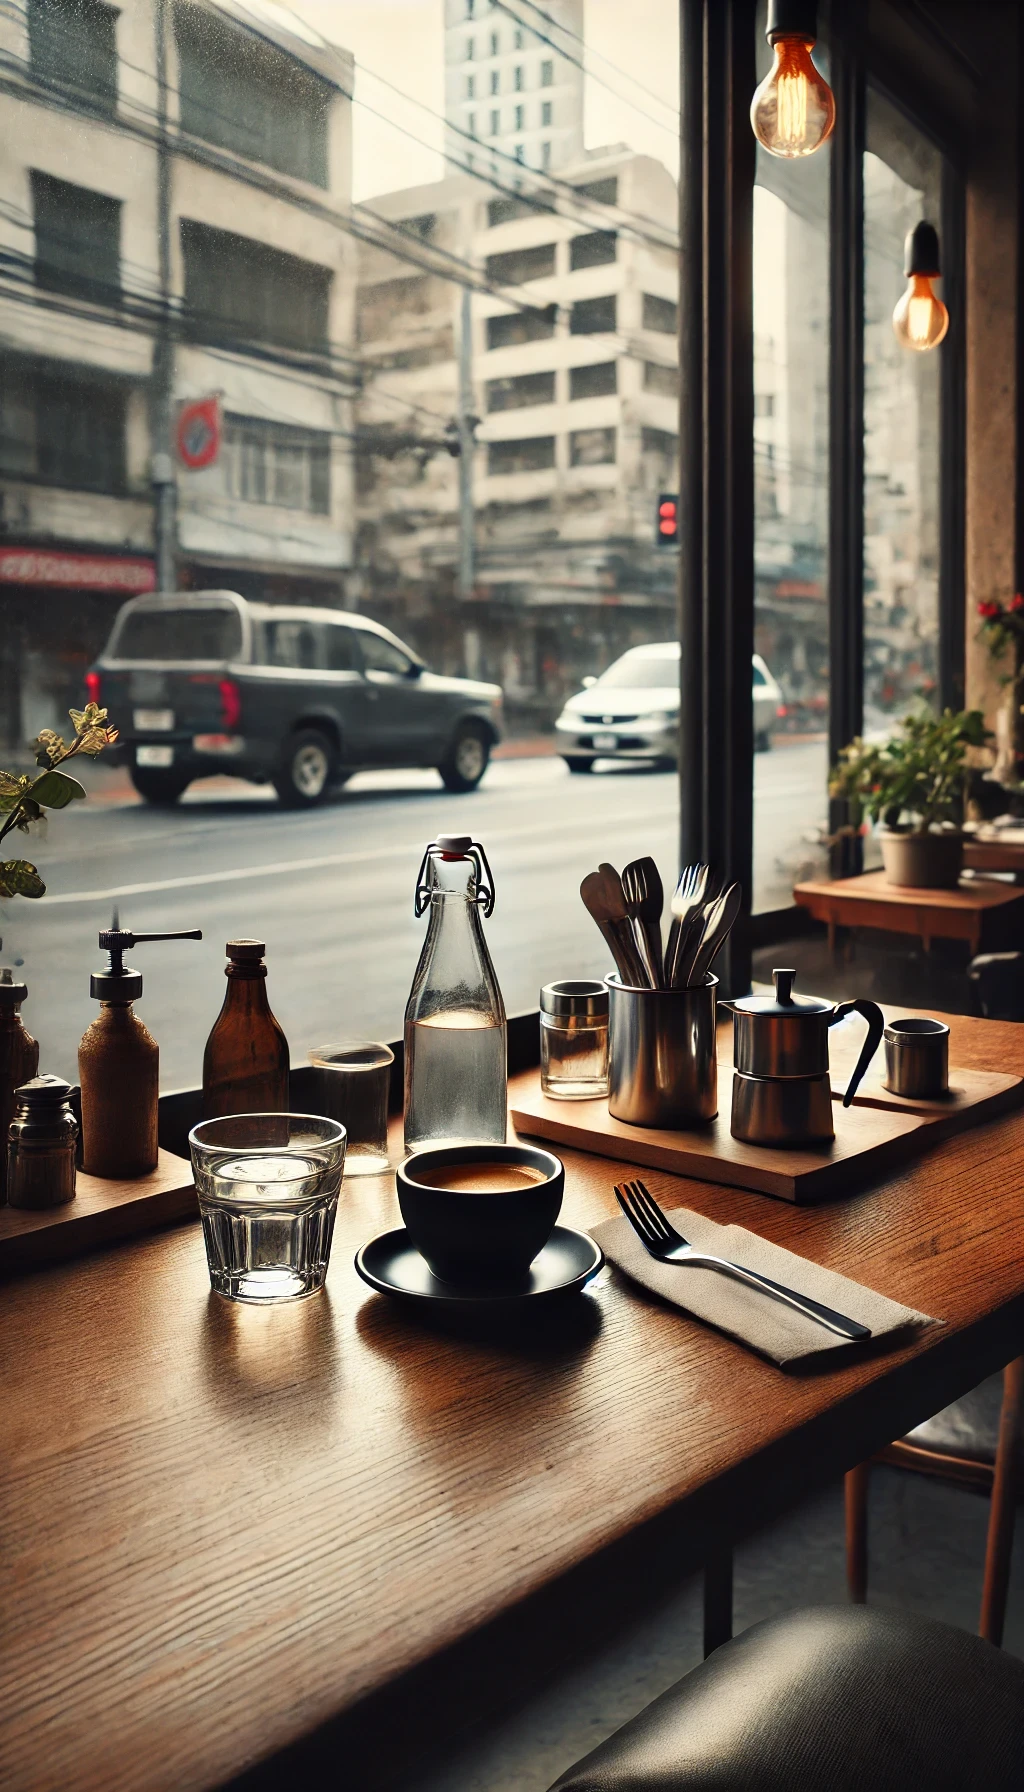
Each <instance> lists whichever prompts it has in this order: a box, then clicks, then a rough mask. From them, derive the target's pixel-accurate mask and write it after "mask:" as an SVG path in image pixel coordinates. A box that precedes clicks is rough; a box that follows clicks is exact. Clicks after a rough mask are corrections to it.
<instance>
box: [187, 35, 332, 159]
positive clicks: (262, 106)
mask: <svg viewBox="0 0 1024 1792" xmlns="http://www.w3.org/2000/svg"><path fill="white" fill-rule="evenodd" d="M174 35H175V40H176V42H177V46H178V62H179V69H180V84H181V124H182V129H183V130H185V131H189V132H190V133H191V134H192V135H193V136H194V137H202V138H203V139H204V141H205V142H207V143H216V144H218V145H219V146H220V147H221V148H222V149H229V150H232V151H233V152H234V153H235V154H236V155H240V156H245V157H247V158H248V159H249V160H251V161H254V162H264V163H266V165H267V166H268V167H269V168H277V169H279V170H280V172H281V173H282V174H290V175H293V176H294V177H295V178H297V179H298V180H305V181H309V182H310V183H311V184H312V185H313V186H317V187H326V185H327V112H328V107H329V105H330V100H331V95H332V89H331V88H330V87H329V86H328V84H327V82H326V81H321V80H320V79H319V78H318V77H317V76H316V75H314V74H311V73H310V71H309V70H308V69H306V68H303V67H302V66H301V65H300V64H298V63H297V62H296V61H295V60H294V58H292V57H291V56H285V55H284V54H283V53H282V51H280V50H278V49H275V48H274V46H273V45H272V44H268V43H265V42H264V41H263V40H262V39H260V38H256V37H253V36H252V35H251V33H249V32H247V31H242V30H240V29H239V28H238V27H237V26H234V25H232V24H229V23H228V22H227V21H226V20H224V19H222V18H218V17H216V16H215V15H214V14H212V13H209V12H205V11H203V10H201V9H200V8H199V7H198V6H190V5H185V4H182V0H179V3H178V5H176V6H175V9H174Z"/></svg>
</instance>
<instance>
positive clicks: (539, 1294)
mask: <svg viewBox="0 0 1024 1792" xmlns="http://www.w3.org/2000/svg"><path fill="white" fill-rule="evenodd" d="M355 1262H356V1270H357V1272H358V1273H359V1275H361V1276H362V1278H363V1281H364V1282H369V1284H370V1287H371V1288H375V1289H376V1290H377V1292H378V1294H392V1295H396V1296H397V1297H398V1298H399V1299H400V1300H409V1301H415V1302H416V1303H417V1304H424V1305H428V1306H430V1307H431V1308H432V1309H434V1310H435V1311H448V1312H459V1313H467V1312H481V1311H483V1310H485V1309H486V1310H487V1311H488V1312H493V1311H494V1310H495V1308H509V1309H511V1308H517V1309H521V1308H522V1307H523V1306H525V1305H526V1304H527V1303H529V1305H530V1306H531V1307H535V1306H540V1305H547V1304H548V1303H549V1302H550V1301H553V1300H557V1299H560V1298H561V1297H562V1296H563V1295H566V1294H578V1293H579V1292H580V1290H581V1289H582V1288H585V1287H586V1285H587V1283H588V1282H589V1281H590V1280H591V1279H592V1277H593V1276H596V1274H597V1272H598V1270H599V1269H601V1268H602V1267H603V1264H604V1252H603V1251H602V1249H601V1247H600V1245H598V1244H595V1243H594V1240H593V1239H592V1238H589V1237H588V1236H587V1234H586V1233H585V1232H572V1231H570V1229H569V1228H568V1226H556V1227H555V1229H554V1231H553V1232H552V1234H551V1237H550V1238H549V1239H548V1242H547V1244H546V1245H545V1246H544V1249H543V1250H542V1251H541V1252H540V1255H539V1256H537V1257H535V1258H534V1260H533V1262H532V1263H531V1265H530V1268H529V1270H528V1271H527V1273H526V1275H525V1276H524V1277H523V1278H522V1280H521V1281H517V1282H515V1283H513V1284H512V1285H511V1286H508V1287H495V1285H494V1283H493V1282H491V1283H488V1284H480V1285H475V1284H473V1283H467V1284H466V1285H465V1286H462V1285H461V1284H458V1285H456V1284H454V1283H452V1282H442V1281H441V1279H440V1277H439V1276H435V1275H434V1273H433V1270H431V1269H429V1268H428V1266H427V1264H426V1263H425V1261H424V1259H423V1258H422V1257H421V1256H420V1254H419V1251H418V1250H417V1249H416V1246H415V1245H414V1244H413V1242H412V1240H411V1238H410V1237H409V1234H408V1232H407V1231H406V1230H405V1227H404V1226H401V1227H399V1229H398V1230H397V1231H395V1232H382V1233H381V1235H380V1237H379V1238H371V1240H370V1242H369V1244H364V1245H363V1247H362V1249H361V1250H359V1251H357V1252H356V1259H355Z"/></svg>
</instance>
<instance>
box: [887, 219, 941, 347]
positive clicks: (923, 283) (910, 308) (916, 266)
mask: <svg viewBox="0 0 1024 1792" xmlns="http://www.w3.org/2000/svg"><path fill="white" fill-rule="evenodd" d="M941 271H942V270H941V268H940V266H939V234H938V231H937V230H936V229H935V226H934V224H925V223H924V222H922V223H920V224H915V225H914V228H913V230H909V231H908V232H907V241H906V245H905V247H904V251H903V272H904V273H905V274H906V276H907V279H908V281H909V285H908V287H907V290H906V292H905V293H904V294H903V297H902V298H901V300H900V302H899V304H898V305H897V307H896V309H895V311H894V312H893V314H892V327H893V329H894V331H895V332H896V340H897V342H902V344H903V346H904V348H912V349H916V350H917V352H918V354H924V353H925V351H926V350H927V349H930V348H938V345H939V343H940V342H941V341H942V338H943V337H944V335H945V334H946V331H947V330H948V329H949V312H948V311H947V310H946V307H945V305H944V304H943V303H942V300H941V299H940V298H937V297H936V294H935V289H934V287H933V286H932V281H933V280H934V279H936V278H937V276H938V275H939V274H940V273H941Z"/></svg>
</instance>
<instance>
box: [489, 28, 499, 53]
mask: <svg viewBox="0 0 1024 1792" xmlns="http://www.w3.org/2000/svg"><path fill="white" fill-rule="evenodd" d="M500 44H501V40H500V38H499V37H498V33H497V32H496V31H492V32H491V55H492V56H497V54H498V50H499V48H500Z"/></svg>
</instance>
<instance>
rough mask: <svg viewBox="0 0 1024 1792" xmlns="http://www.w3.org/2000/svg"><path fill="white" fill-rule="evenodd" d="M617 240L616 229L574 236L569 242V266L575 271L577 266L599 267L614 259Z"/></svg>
mask: <svg viewBox="0 0 1024 1792" xmlns="http://www.w3.org/2000/svg"><path fill="white" fill-rule="evenodd" d="M616 240H617V239H616V236H615V232H614V230H594V231H592V232H591V233H590V235H589V236H574V237H573V239H572V241H571V243H570V244H569V267H570V268H571V269H572V271H573V272H574V273H575V271H576V269H577V268H599V267H603V266H604V264H605V262H607V261H614V260H615V255H616Z"/></svg>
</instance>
